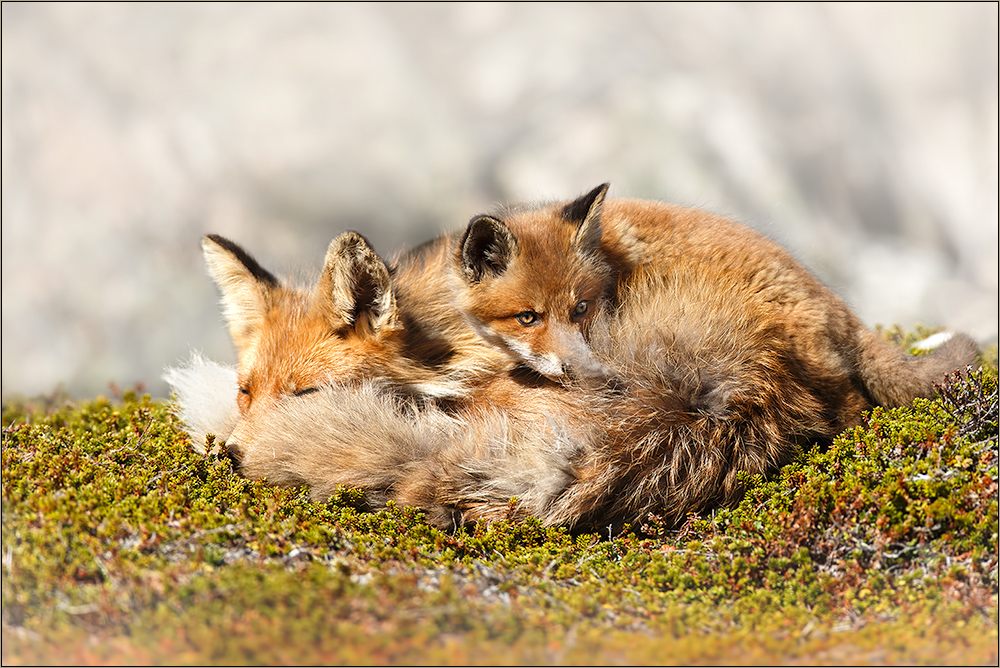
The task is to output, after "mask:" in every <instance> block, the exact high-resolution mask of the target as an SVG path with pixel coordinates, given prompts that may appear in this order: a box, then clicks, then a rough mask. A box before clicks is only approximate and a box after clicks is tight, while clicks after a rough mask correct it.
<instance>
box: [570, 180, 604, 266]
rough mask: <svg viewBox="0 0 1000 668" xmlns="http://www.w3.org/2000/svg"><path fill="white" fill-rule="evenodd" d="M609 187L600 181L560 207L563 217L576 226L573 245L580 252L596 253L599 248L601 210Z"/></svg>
mask: <svg viewBox="0 0 1000 668" xmlns="http://www.w3.org/2000/svg"><path fill="white" fill-rule="evenodd" d="M610 187H611V184H610V183H602V184H601V185H599V186H597V187H596V188H594V189H593V190H591V191H590V192H589V193H587V194H586V195H584V196H583V197H580V198H578V199H575V200H573V201H572V202H570V203H569V204H567V205H566V206H564V207H563V209H562V217H563V219H564V220H566V221H567V222H570V223H574V224H576V225H577V226H578V229H577V232H576V236H575V237H574V238H573V245H574V246H575V247H576V249H577V250H579V251H581V252H584V253H596V252H597V251H599V250H600V248H601V210H602V209H603V208H604V196H605V195H606V194H607V192H608V188H610Z"/></svg>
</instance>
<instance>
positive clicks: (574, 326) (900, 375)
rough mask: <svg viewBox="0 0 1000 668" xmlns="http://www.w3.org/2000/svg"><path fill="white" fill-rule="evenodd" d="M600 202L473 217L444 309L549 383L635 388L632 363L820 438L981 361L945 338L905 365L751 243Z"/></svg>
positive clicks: (823, 294) (729, 225) (693, 222)
mask: <svg viewBox="0 0 1000 668" xmlns="http://www.w3.org/2000/svg"><path fill="white" fill-rule="evenodd" d="M607 189H608V186H607V184H604V185H602V186H599V187H597V188H595V189H594V190H592V191H591V192H589V193H588V194H586V195H584V196H582V197H580V198H578V199H576V200H573V201H570V202H561V203H556V204H552V205H545V206H540V207H535V208H530V207H515V208H512V209H510V210H507V211H505V212H501V213H499V214H497V215H485V216H478V217H476V218H474V219H473V220H472V221H471V222H470V223H469V225H468V227H467V229H466V231H465V234H464V235H463V237H462V238H461V239H460V241H459V242H458V244H457V248H456V250H455V253H454V265H453V269H454V277H455V284H456V285H457V287H456V288H455V292H456V296H455V300H456V303H457V304H458V306H459V308H460V309H461V310H462V311H463V312H464V313H465V314H466V316H467V317H468V319H469V320H470V322H472V323H473V327H474V328H475V329H476V331H477V332H479V333H480V335H481V336H483V338H484V340H486V341H488V342H490V343H491V344H494V345H496V346H498V347H499V348H500V349H502V350H504V351H506V352H507V353H508V354H510V355H511V356H512V357H513V358H514V359H518V360H520V361H523V362H525V363H527V364H528V365H530V366H531V367H532V368H534V369H536V370H537V371H538V372H540V373H542V374H545V375H546V376H549V377H551V378H556V379H558V378H563V377H566V376H567V375H573V376H576V377H581V378H588V377H589V378H594V377H596V378H604V379H607V378H614V377H616V376H622V375H623V374H624V376H625V377H626V378H628V379H630V380H631V381H632V382H641V381H642V375H643V374H642V370H641V368H639V367H641V366H643V365H645V366H646V368H648V369H650V372H651V373H652V374H653V375H656V374H661V373H663V371H664V369H673V370H672V371H670V373H672V374H674V375H675V376H676V377H678V378H680V377H687V378H688V380H687V381H685V382H688V383H696V384H698V383H700V384H702V390H701V395H700V396H701V397H702V400H701V404H702V405H703V407H705V408H706V409H708V408H711V409H713V410H716V411H719V412H721V413H725V412H727V411H732V410H736V409H738V408H739V402H740V399H739V398H740V397H741V396H746V397H747V398H748V400H751V399H752V397H753V396H755V395H756V396H757V397H760V398H759V399H758V400H756V409H759V410H763V411H764V412H765V413H769V412H773V413H775V414H778V413H780V412H781V411H782V410H784V409H782V408H781V405H785V406H792V407H793V408H792V409H791V410H792V411H793V412H795V413H803V414H805V413H809V414H812V415H814V417H813V418H810V419H808V420H807V423H808V424H806V425H803V429H804V432H805V433H809V434H812V435H814V436H822V437H825V438H830V437H832V436H833V435H835V434H836V433H838V432H839V431H840V430H842V429H843V428H845V427H848V426H851V425H853V424H857V423H858V421H859V420H860V417H861V413H862V411H863V410H866V409H870V408H871V407H873V406H874V405H886V406H895V405H902V404H905V403H908V402H910V401H912V400H913V399H914V398H915V397H918V396H931V395H932V394H933V392H934V387H933V385H934V383H935V382H937V381H940V380H941V379H942V378H943V376H944V375H945V374H946V373H948V372H949V371H952V370H953V369H955V368H958V367H960V366H964V365H966V364H969V363H971V362H973V361H974V359H975V357H976V355H977V354H978V349H977V346H976V344H975V342H973V341H972V340H971V339H970V338H969V337H967V336H964V335H955V336H953V337H952V338H951V340H949V341H947V342H946V343H944V344H943V345H941V346H940V347H939V348H938V349H937V350H936V351H934V352H933V353H932V354H930V355H925V356H919V357H914V356H910V355H906V354H905V353H903V352H902V351H900V350H898V349H896V348H894V347H892V346H890V345H889V344H888V343H886V342H884V341H883V340H882V338H881V337H880V336H879V335H878V334H877V333H875V332H873V331H870V330H868V329H866V328H865V327H864V326H863V325H862V324H861V323H860V321H859V320H858V318H857V317H856V316H855V315H854V314H853V313H852V312H851V311H850V309H849V308H848V307H847V306H846V305H845V304H844V302H843V301H842V300H841V299H840V298H838V297H837V296H836V295H835V294H834V293H833V292H832V291H830V290H829V289H828V288H826V287H825V286H824V285H822V284H821V283H820V282H819V281H818V280H817V279H816V278H815V277H814V276H813V275H812V274H811V273H810V272H809V271H808V270H806V269H805V268H804V267H803V266H802V265H801V264H799V263H798V262H796V261H795V260H794V259H793V258H792V257H791V255H789V254H788V253H787V252H786V251H785V250H784V249H782V248H781V247H779V246H778V245H777V244H775V243H773V242H772V241H770V240H768V239H766V238H764V237H763V236H761V235H759V234H757V233H756V232H754V231H753V230H751V229H749V228H747V227H745V226H742V225H739V224H737V223H735V222H733V221H730V220H727V219H725V218H722V217H720V216H715V215H712V214H709V213H707V212H704V211H700V210H697V209H689V208H683V207H679V206H674V205H670V204H663V203H659V202H649V201H641V200H614V199H611V200H606V199H605V195H606V192H607ZM651 351H655V359H653V358H652V355H653V353H651ZM674 367H675V368H674ZM685 367H692V368H693V369H697V370H698V378H697V379H695V378H694V377H692V376H691V373H694V372H693V371H691V372H687V371H684V369H685ZM765 397H766V399H765ZM767 402H772V403H767ZM807 406H808V408H807ZM748 417H749V416H748Z"/></svg>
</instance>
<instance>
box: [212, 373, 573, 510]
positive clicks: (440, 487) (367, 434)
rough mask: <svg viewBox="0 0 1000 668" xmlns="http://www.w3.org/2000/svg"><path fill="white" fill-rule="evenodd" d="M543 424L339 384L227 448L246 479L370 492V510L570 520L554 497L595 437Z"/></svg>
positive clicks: (288, 405) (319, 491) (241, 429)
mask: <svg viewBox="0 0 1000 668" xmlns="http://www.w3.org/2000/svg"><path fill="white" fill-rule="evenodd" d="M541 420H542V421H541V423H539V422H538V421H534V418H533V421H534V426H535V427H536V428H526V426H525V425H524V424H522V423H520V422H519V419H518V418H517V417H516V416H511V415H510V414H508V413H505V412H502V411H500V410H498V409H493V408H485V409H483V410H479V411H474V412H466V413H465V414H463V415H462V416H461V417H459V418H456V417H454V416H452V415H449V414H446V413H445V412H443V411H441V410H439V409H437V408H435V407H433V406H431V407H420V408H417V407H414V406H412V405H410V404H409V403H408V402H407V401H406V400H402V399H399V398H397V397H394V396H393V395H392V394H391V393H389V392H388V391H386V390H385V389H384V388H380V387H378V386H377V385H368V386H363V387H360V388H359V387H350V388H345V387H339V386H333V387H326V388H322V389H320V390H319V391H318V392H314V393H312V394H310V395H309V396H307V397H288V398H287V399H286V400H283V401H281V402H279V403H278V404H276V405H275V407H274V409H273V410H268V411H266V412H263V413H261V414H259V415H256V416H254V417H253V419H251V420H244V421H243V422H241V423H240V424H239V425H238V426H237V428H236V430H235V431H234V432H233V433H232V434H231V436H230V440H229V441H228V442H227V446H228V447H229V448H230V452H231V453H232V454H233V458H234V461H236V463H237V465H238V467H239V470H240V472H241V473H242V474H243V475H246V476H247V477H251V478H261V477H264V478H267V479H268V481H269V482H271V483H272V484H277V485H288V486H294V485H301V484H306V485H309V486H310V488H311V494H312V496H313V498H314V499H316V500H325V499H328V498H329V497H330V496H332V495H333V494H334V493H335V491H336V489H337V487H338V486H344V487H347V488H360V489H363V490H364V491H365V494H366V505H367V506H369V507H370V508H378V507H381V506H383V505H384V504H385V502H386V501H389V500H392V501H395V502H396V503H398V504H400V505H408V506H415V507H418V508H421V509H423V510H425V511H426V512H427V519H428V521H429V522H431V523H433V524H436V525H438V526H441V527H454V526H458V525H462V524H466V523H469V522H473V521H475V520H477V519H487V520H489V519H501V518H505V517H512V518H523V517H526V516H528V515H532V516H535V517H539V518H540V519H542V521H543V522H546V523H549V524H552V523H558V522H559V521H560V520H561V519H562V518H556V517H554V516H553V517H549V507H550V505H551V502H552V499H553V498H555V497H556V496H557V495H559V494H560V493H561V492H562V491H563V490H564V489H565V488H566V486H567V485H569V484H570V483H571V481H572V479H573V473H572V461H573V460H574V459H578V458H579V450H580V448H581V447H583V444H586V443H587V442H588V438H587V436H586V434H580V433H579V432H574V433H572V434H571V433H569V432H568V431H565V430H563V429H562V427H561V426H560V425H559V417H558V416H552V420H551V421H548V420H547V419H546V418H545V417H542V418H541ZM546 422H547V423H548V426H547V427H546V424H545V423H546ZM585 431H586V429H584V432H585ZM513 497H516V498H517V499H518V503H517V504H516V505H514V506H512V505H511V504H510V500H511V499H512V498H513Z"/></svg>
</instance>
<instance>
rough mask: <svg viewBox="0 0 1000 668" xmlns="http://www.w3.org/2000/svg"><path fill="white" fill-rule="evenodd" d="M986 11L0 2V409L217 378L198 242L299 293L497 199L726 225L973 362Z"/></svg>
mask: <svg viewBox="0 0 1000 668" xmlns="http://www.w3.org/2000/svg"><path fill="white" fill-rule="evenodd" d="M997 21H998V17H997V5H996V4H995V3H983V4H973V5H961V4H952V3H948V4H940V5H929V4H915V5H906V4H897V3H890V4H882V5H874V6H870V5H855V4H845V5H817V4H808V5H787V4H777V5H745V4H739V5H670V4H644V5H626V4H580V5H574V4H553V5H482V4H476V5H461V4H446V5H417V4H388V5H344V4H333V5H319V4H305V5H290V4H276V5H267V4H251V5H239V4H218V5H212V4H182V5H145V4H143V5H122V4H107V5H90V4H63V5H34V4H32V5H21V4H11V3H4V4H3V35H2V36H3V263H2V266H3V327H2V331H3V394H4V396H8V395H9V394H10V393H14V392H17V393H27V394H32V393H37V392H48V391H51V390H53V389H54V388H55V387H56V386H57V385H58V384H63V385H64V386H65V387H67V388H68V389H69V390H70V392H71V393H74V394H76V395H81V396H86V395H92V394H94V393H97V392H106V391H107V387H108V382H109V381H115V382H117V383H119V384H121V385H123V386H124V385H129V384H131V383H134V382H137V381H141V382H144V383H145V384H146V385H147V388H148V389H149V390H150V391H151V392H152V393H153V394H154V395H159V396H163V395H164V394H165V392H166V388H165V386H164V384H163V383H162V381H160V379H159V376H160V373H161V371H162V368H163V367H164V366H165V365H167V364H171V363H174V362H175V361H177V360H179V359H181V358H185V357H186V356H187V354H188V351H189V349H191V348H197V349H201V350H203V351H204V352H205V353H206V354H207V355H209V356H210V357H214V358H217V359H222V360H232V359H233V353H232V351H231V349H230V344H229V341H228V337H227V335H226V333H225V331H224V328H223V326H222V324H221V320H220V317H219V314H218V308H217V306H216V294H215V290H214V287H213V286H212V284H211V283H210V282H209V280H208V278H207V277H206V276H205V274H204V271H203V269H202V261H201V256H200V250H199V246H198V243H199V238H200V237H201V236H202V235H203V234H204V233H206V232H218V233H221V234H225V235H228V236H231V237H232V238H234V239H235V240H237V241H238V242H240V243H243V244H244V245H245V246H246V247H247V248H248V249H249V250H250V251H251V252H253V253H254V254H256V255H257V256H258V257H259V258H260V259H261V260H262V262H263V263H264V264H265V265H266V266H267V267H269V268H271V269H273V270H275V271H277V272H287V271H291V270H294V269H296V268H297V267H304V268H307V269H310V270H311V269H314V268H315V267H316V265H318V263H319V262H320V260H321V258H322V255H323V252H324V250H325V248H326V245H327V244H328V243H329V241H330V239H331V238H332V237H333V236H334V235H336V234H337V233H339V232H341V231H343V230H344V229H347V228H355V229H358V230H360V231H362V232H363V233H365V234H366V235H367V236H368V237H369V238H370V239H371V240H372V241H373V242H374V243H375V245H376V247H377V248H378V249H379V250H380V251H381V252H383V254H390V253H391V252H392V251H394V250H398V249H400V248H402V247H404V246H406V245H408V244H412V243H416V242H419V241H422V240H424V239H426V238H428V237H430V236H432V235H434V234H437V233H438V232H440V231H442V230H450V229H457V228H458V227H460V226H462V225H464V223H465V222H466V221H467V220H468V218H469V217H470V216H471V215H472V214H474V213H476V212H479V211H481V210H483V209H486V208H488V207H490V206H491V205H492V204H493V203H495V202H501V201H508V200H522V199H536V198H546V199H549V198H568V197H571V196H574V195H577V194H579V193H581V192H583V191H585V190H587V189H589V188H591V187H593V186H594V185H597V184H598V183H600V182H602V181H611V182H612V195H613V196H634V197H644V198H652V199H664V200H669V201H675V202H679V203H684V204H692V205H698V206H702V207H705V208H707V209H710V210H713V211H715V212H719V213H723V214H727V215H731V216H733V217H735V218H737V219H739V220H741V221H743V222H746V223H748V224H750V225H753V226H754V227H756V228H758V229H760V230H762V231H763V232H765V233H766V234H768V235H770V236H772V237H774V238H776V239H778V240H779V241H781V242H782V243H784V244H786V245H787V246H789V247H790V248H791V249H792V250H793V252H794V253H795V254H796V255H797V256H798V257H799V258H800V259H801V260H803V261H804V262H805V263H806V264H807V265H808V266H810V267H812V268H813V269H814V270H815V271H816V272H817V273H818V275H819V276H820V277H821V278H822V279H823V280H824V281H826V282H827V283H828V284H829V285H831V286H832V287H834V288H835V289H837V290H838V291H839V292H840V293H841V294H843V295H844V296H845V297H846V298H847V299H848V301H849V302H850V303H851V304H852V305H853V306H854V307H855V308H856V309H857V310H858V312H859V314H860V315H861V316H862V317H863V318H864V319H865V321H867V322H868V323H870V324H874V323H877V322H878V323H887V324H888V323H900V324H902V325H905V326H911V325H913V324H914V323H917V322H922V323H925V324H929V325H945V326H948V327H951V328H956V329H962V330H965V331H968V332H970V333H972V334H973V335H974V336H976V337H977V338H978V339H979V340H980V341H984V342H985V341H989V340H995V339H996V336H997V274H998V269H997V247H998V242H997V227H998V225H997V221H998V218H997V216H998V211H997V191H998V182H997V142H998V137H997V124H998V117H997V76H998V73H997Z"/></svg>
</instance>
